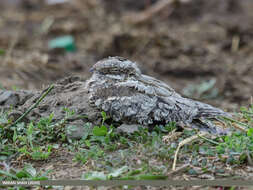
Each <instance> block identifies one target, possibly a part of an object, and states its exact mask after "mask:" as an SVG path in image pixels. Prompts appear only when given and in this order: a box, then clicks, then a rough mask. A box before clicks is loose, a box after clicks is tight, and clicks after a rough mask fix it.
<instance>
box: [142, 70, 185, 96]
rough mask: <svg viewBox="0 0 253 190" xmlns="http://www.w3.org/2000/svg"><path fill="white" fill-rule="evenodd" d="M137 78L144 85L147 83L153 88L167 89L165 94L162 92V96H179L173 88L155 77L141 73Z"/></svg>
mask: <svg viewBox="0 0 253 190" xmlns="http://www.w3.org/2000/svg"><path fill="white" fill-rule="evenodd" d="M138 80H139V81H140V82H142V83H144V84H146V85H149V86H153V87H154V88H156V89H161V90H163V91H165V90H166V91H167V93H166V94H164V95H163V96H171V95H174V96H180V95H179V94H177V93H176V92H175V90H174V89H173V88H172V87H170V86H169V85H168V84H166V83H164V82H162V81H160V80H158V79H156V78H153V77H151V76H148V75H141V76H140V77H139V78H138Z"/></svg>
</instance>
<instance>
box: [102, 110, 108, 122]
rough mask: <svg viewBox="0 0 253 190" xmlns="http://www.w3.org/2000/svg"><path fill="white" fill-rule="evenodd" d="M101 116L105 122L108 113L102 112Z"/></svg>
mask: <svg viewBox="0 0 253 190" xmlns="http://www.w3.org/2000/svg"><path fill="white" fill-rule="evenodd" d="M101 115H102V117H103V120H104V121H105V120H106V119H107V116H106V113H105V112H104V111H102V112H101Z"/></svg>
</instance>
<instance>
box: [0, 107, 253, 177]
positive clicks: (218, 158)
mask: <svg viewBox="0 0 253 190" xmlns="http://www.w3.org/2000/svg"><path fill="white" fill-rule="evenodd" d="M64 111H65V113H66V114H65V118H64V119H62V120H61V121H58V122H57V123H54V122H53V118H54V115H53V114H51V115H49V116H48V117H47V118H41V119H40V120H39V121H38V122H31V123H28V124H25V123H22V122H19V123H16V124H15V125H13V123H14V121H11V120H10V119H8V117H7V116H8V112H1V113H0V162H6V163H8V160H9V159H11V158H12V157H15V159H16V158H19V159H21V160H23V161H24V162H26V163H27V162H28V163H36V162H37V161H47V162H50V160H51V158H52V156H54V155H56V152H57V150H58V149H59V148H66V149H67V150H68V151H69V152H72V153H73V157H72V160H73V162H75V163H79V164H81V165H86V166H87V167H88V171H86V172H84V173H83V174H82V175H80V178H82V179H100V180H103V179H107V180H110V179H166V178H168V176H167V174H168V173H169V172H170V171H171V167H172V163H173V160H174V154H175V150H176V148H177V146H178V144H179V143H180V142H181V141H182V140H184V139H186V138H189V137H191V136H193V135H196V134H197V131H195V130H191V129H184V130H183V131H181V132H179V133H178V135H177V136H176V137H175V138H174V139H170V140H169V141H165V140H164V139H165V137H166V136H168V135H171V134H174V133H175V130H174V129H176V125H175V123H169V124H168V125H166V126H155V128H154V129H153V130H152V131H149V130H148V129H146V128H140V129H139V130H138V131H136V132H135V133H133V134H118V133H117V132H116V128H115V127H114V126H113V125H110V126H108V124H106V121H107V119H108V117H107V116H106V114H105V113H104V112H102V113H101V114H102V117H103V121H102V123H101V125H100V126H93V127H92V126H88V125H87V126H86V125H85V123H84V125H85V134H84V135H83V137H82V139H80V140H68V139H67V137H66V130H65V128H66V126H68V120H67V119H68V118H69V117H71V116H73V115H75V113H74V112H73V111H71V110H68V109H66V108H65V109H64ZM224 122H226V125H227V126H232V125H233V124H234V123H236V124H237V125H243V127H246V126H247V127H248V132H241V131H233V132H232V133H231V134H230V135H227V136H223V137H215V136H208V137H205V138H198V139H197V140H195V141H193V142H190V143H188V144H186V145H184V146H183V147H182V148H181V149H180V152H179V155H178V161H177V166H178V167H179V166H181V165H184V164H186V163H188V164H189V166H188V167H186V168H185V169H184V171H183V173H185V174H187V175H190V176H198V175H201V174H212V175H214V174H215V176H223V177H224V176H226V175H227V174H226V172H225V170H226V166H227V165H230V166H231V167H233V168H234V167H235V168H236V167H242V166H245V165H248V164H252V160H251V158H252V156H253V128H250V127H252V125H253V106H251V107H249V108H245V107H244V108H242V109H241V111H240V113H237V118H236V119H235V120H224ZM214 160H215V161H214ZM27 168H30V169H29V171H30V170H31V171H32V172H33V173H32V174H31V173H30V174H29V172H28V171H27V170H28V169H27ZM32 168H33V166H32V165H30V166H29V167H28V166H24V168H23V169H21V170H20V169H19V170H16V169H12V170H11V171H10V170H9V171H8V170H6V168H4V167H1V166H0V180H5V179H24V178H29V179H35V178H36V179H37V178H38V179H40V177H45V175H44V174H38V173H37V172H36V175H35V174H34V173H35V171H34V170H35V169H34V168H33V169H32ZM21 171H22V172H23V173H26V175H20V172H21ZM22 172H21V173H22ZM27 172H28V173H27ZM43 179H44V178H43Z"/></svg>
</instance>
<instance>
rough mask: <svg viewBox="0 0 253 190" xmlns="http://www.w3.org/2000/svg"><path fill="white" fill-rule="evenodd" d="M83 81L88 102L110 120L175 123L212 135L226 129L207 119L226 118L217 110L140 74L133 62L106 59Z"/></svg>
mask: <svg viewBox="0 0 253 190" xmlns="http://www.w3.org/2000/svg"><path fill="white" fill-rule="evenodd" d="M91 72H93V74H92V77H91V78H90V79H89V80H87V82H86V87H87V88H88V89H89V92H88V93H89V103H90V105H91V106H93V107H96V108H98V109H99V110H101V111H102V110H103V111H105V112H106V113H107V114H108V115H109V116H110V117H111V118H112V119H113V120H114V121H116V122H121V123H126V124H129V125H131V124H141V125H145V126H150V125H156V124H163V125H164V124H167V123H169V122H172V121H173V122H176V123H178V124H184V125H187V126H191V127H194V128H199V129H201V130H205V131H208V132H211V133H215V134H225V133H226V132H227V130H225V129H223V128H220V127H217V126H215V125H214V124H213V123H212V122H211V120H210V119H217V117H218V116H228V114H227V113H226V112H224V111H222V110H221V109H218V108H215V107H213V106H211V105H208V104H205V103H202V102H199V101H195V100H191V99H188V98H184V97H182V96H181V95H180V94H178V93H177V92H175V91H174V90H173V89H172V88H171V87H170V86H169V85H167V84H165V83H164V82H162V81H160V80H157V79H155V78H153V77H150V76H147V75H144V74H142V73H141V71H140V69H139V68H138V66H137V65H136V63H134V62H132V61H130V60H128V59H125V58H122V57H109V58H106V59H103V60H101V61H98V62H97V63H96V64H95V65H94V66H93V67H92V68H91Z"/></svg>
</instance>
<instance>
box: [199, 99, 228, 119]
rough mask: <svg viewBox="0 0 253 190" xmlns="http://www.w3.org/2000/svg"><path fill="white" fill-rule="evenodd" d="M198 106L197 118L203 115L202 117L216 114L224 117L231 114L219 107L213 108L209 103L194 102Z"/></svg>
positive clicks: (215, 116)
mask: <svg viewBox="0 0 253 190" xmlns="http://www.w3.org/2000/svg"><path fill="white" fill-rule="evenodd" d="M195 103H196V105H197V107H198V110H199V111H198V114H197V118H199V117H204V118H217V117H218V116H224V117H231V115H230V114H229V113H227V112H225V111H223V110H221V109H219V108H215V107H213V106H211V105H209V104H205V103H202V102H198V101H196V102H195Z"/></svg>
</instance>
